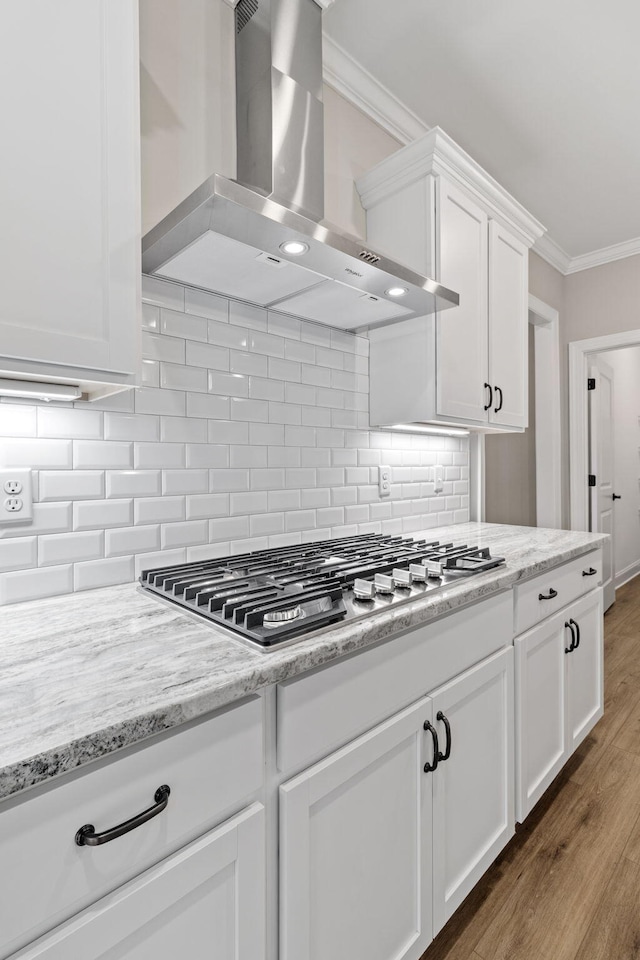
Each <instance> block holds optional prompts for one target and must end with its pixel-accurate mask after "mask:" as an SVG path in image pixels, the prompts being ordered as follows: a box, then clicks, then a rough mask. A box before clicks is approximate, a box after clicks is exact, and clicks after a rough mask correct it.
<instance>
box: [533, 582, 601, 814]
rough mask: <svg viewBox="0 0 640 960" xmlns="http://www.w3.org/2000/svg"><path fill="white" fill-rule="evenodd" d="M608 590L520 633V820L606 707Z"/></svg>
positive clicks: (576, 602) (576, 603) (589, 596)
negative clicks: (605, 608) (604, 614)
mask: <svg viewBox="0 0 640 960" xmlns="http://www.w3.org/2000/svg"><path fill="white" fill-rule="evenodd" d="M602 631H603V621H602V591H601V590H595V591H593V592H592V593H589V594H587V596H585V597H583V598H582V599H581V600H577V601H575V602H574V603H572V604H570V605H569V606H567V607H565V609H564V610H562V611H560V612H559V613H557V614H555V615H554V616H552V617H550V618H549V619H547V620H545V621H544V622H543V623H541V624H539V625H538V626H536V627H534V628H533V629H532V630H529V631H528V632H527V633H525V634H523V635H522V636H520V637H517V638H516V641H515V654H516V705H517V706H516V757H517V765H516V819H517V820H518V822H522V821H523V820H524V818H525V817H526V816H527V814H528V813H529V812H530V811H531V810H532V808H533V807H534V806H535V804H536V803H537V802H538V800H539V799H540V797H541V796H542V794H543V793H544V792H545V790H546V789H547V787H548V786H549V785H550V783H551V782H552V780H553V779H554V777H555V776H556V774H558V773H559V772H560V770H561V769H562V767H563V766H564V764H565V763H566V762H567V760H568V759H569V757H570V756H571V754H572V753H573V752H574V750H575V749H576V748H577V747H578V745H579V744H580V743H581V742H582V741H583V740H584V738H585V737H586V736H587V734H588V733H589V731H590V730H592V729H593V727H594V726H595V724H596V723H597V722H598V720H599V719H600V717H601V716H602V714H603V712H604V692H603V636H602Z"/></svg>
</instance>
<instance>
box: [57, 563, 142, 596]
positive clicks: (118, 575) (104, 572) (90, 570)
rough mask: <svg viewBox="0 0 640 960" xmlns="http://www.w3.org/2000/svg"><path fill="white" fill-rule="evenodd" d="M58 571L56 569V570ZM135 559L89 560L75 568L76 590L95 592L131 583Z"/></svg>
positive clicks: (77, 564)
mask: <svg viewBox="0 0 640 960" xmlns="http://www.w3.org/2000/svg"><path fill="white" fill-rule="evenodd" d="M54 569H56V568H54ZM134 570H135V568H134V563H133V557H114V558H112V559H110V560H89V561H87V562H86V563H76V564H75V565H74V567H73V577H74V589H75V590H93V589H94V588H96V587H112V586H114V585H115V584H117V583H129V581H131V580H133V578H134Z"/></svg>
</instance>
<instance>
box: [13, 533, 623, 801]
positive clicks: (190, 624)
mask: <svg viewBox="0 0 640 960" xmlns="http://www.w3.org/2000/svg"><path fill="white" fill-rule="evenodd" d="M414 536H416V537H419V536H426V537H428V538H429V539H431V540H434V539H440V540H457V541H463V542H469V543H478V544H479V545H481V546H490V547H491V549H492V552H493V553H494V554H495V555H500V556H504V557H505V558H506V561H507V562H506V564H505V565H504V566H502V567H498V568H495V569H494V570H490V571H487V572H486V573H483V574H479V575H477V576H475V577H471V578H469V579H466V580H462V581H460V582H459V583H457V584H455V586H453V587H451V588H447V589H446V590H440V591H434V592H433V593H430V594H427V595H426V596H425V597H424V598H423V599H420V600H416V601H413V602H411V603H408V604H406V605H403V606H396V607H393V608H391V609H390V610H389V611H387V612H385V613H382V614H379V615H377V616H376V617H375V618H369V619H365V620H361V621H356V622H355V623H354V622H352V623H349V624H347V625H342V626H336V627H330V628H327V629H326V631H325V632H323V633H321V634H319V635H317V636H316V637H314V638H313V639H310V640H301V641H300V643H299V644H293V645H292V646H288V647H285V648H284V649H281V650H276V651H274V652H272V653H262V652H257V651H253V650H251V649H249V648H248V647H246V646H245V645H244V644H243V643H241V642H239V641H237V640H234V639H232V638H230V636H229V635H228V634H227V633H225V632H223V631H221V630H219V629H217V628H215V627H212V626H209V625H208V624H205V623H202V624H201V623H199V622H197V621H196V620H195V619H192V618H191V617H189V616H187V615H185V614H183V613H180V612H179V611H178V610H177V609H173V608H172V607H171V606H170V605H168V604H164V603H161V602H158V601H157V600H154V599H153V598H151V597H146V596H143V595H142V594H141V593H140V592H139V591H138V589H137V587H136V585H135V584H125V585H123V586H118V587H107V588H104V589H101V590H92V591H89V592H86V593H78V594H71V595H67V596H63V597H55V598H52V599H49V600H38V601H33V602H29V603H21V604H17V605H16V606H10V607H5V608H3V609H2V611H1V612H0V649H1V651H2V661H1V662H2V666H1V668H0V799H2V798H5V797H8V796H10V795H12V794H15V793H17V792H19V791H21V790H25V789H27V788H28V787H31V786H34V785H36V784H38V783H42V782H43V781H45V780H48V779H50V778H52V777H55V776H57V775H58V774H61V773H64V772H66V771H69V770H72V769H74V768H75V767H78V766H80V765H81V764H84V763H88V762H90V761H91V760H95V759H96V758H98V757H101V756H104V755H106V754H109V753H112V752H113V751H115V750H118V749H119V748H121V747H125V746H128V745H130V744H133V743H136V742H138V741H141V740H144V739H145V738H147V737H149V736H151V735H152V734H155V733H159V732H160V731H163V730H167V729H169V728H171V727H175V726H178V725H179V724H180V723H183V722H185V721H187V720H191V719H193V718H195V717H199V716H201V715H203V714H206V713H208V712H210V711H212V710H215V709H216V708H218V707H222V706H224V705H226V704H229V703H231V702H233V701H234V700H239V699H241V698H242V697H245V696H247V695H248V694H251V693H255V692H256V691H258V690H260V689H261V688H262V687H265V686H268V685H269V684H272V683H276V682H278V681H280V680H284V679H287V678H288V677H293V676H296V675H297V674H300V673H303V672H304V671H306V670H310V669H311V668H313V667H317V666H319V665H322V664H326V663H330V662H331V661H332V660H334V659H336V658H337V657H340V656H342V655H344V654H346V653H350V652H352V651H355V650H358V649H361V648H363V647H366V646H367V645H369V644H371V643H374V642H376V641H378V640H381V639H384V638H385V637H388V636H391V635H393V634H394V633H398V632H400V631H402V630H405V629H407V628H408V627H411V626H416V625H418V624H421V623H426V622H428V621H429V620H433V619H435V618H437V617H440V616H442V615H444V614H446V613H448V612H450V611H452V610H455V609H456V608H457V607H462V606H465V605H467V604H470V603H473V602H475V601H477V600H479V599H481V598H482V597H486V596H490V595H492V594H495V593H498V592H500V591H503V590H505V589H508V588H509V587H511V585H512V584H514V583H515V582H517V581H518V580H522V579H525V578H528V577H531V576H534V575H535V574H537V573H542V572H543V571H544V570H546V569H548V568H549V567H552V566H555V565H556V564H558V563H563V562H565V561H567V560H571V559H572V558H573V557H577V556H580V555H581V554H584V553H586V552H587V551H588V550H590V549H593V548H594V547H597V546H599V545H600V544H601V543H603V542H604V541H605V540H606V537H604V536H602V535H599V534H591V533H576V532H568V531H563V530H547V529H542V528H535V527H515V526H506V525H502V524H485V523H465V524H457V525H456V526H453V527H440V528H436V529H431V530H428V531H424V532H421V533H417V534H414Z"/></svg>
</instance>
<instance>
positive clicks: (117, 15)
mask: <svg viewBox="0 0 640 960" xmlns="http://www.w3.org/2000/svg"><path fill="white" fill-rule="evenodd" d="M0 47H1V56H0V113H1V115H2V134H3V136H2V151H0V210H2V227H3V234H4V236H5V237H6V238H10V242H7V243H5V244H3V253H2V268H1V273H2V300H1V304H0V353H1V354H2V356H3V357H7V358H11V359H13V360H15V359H16V358H17V359H23V360H25V361H37V362H41V363H43V364H45V365H46V364H55V365H66V366H75V367H81V368H89V369H91V370H98V371H99V370H104V371H113V372H119V373H135V371H136V367H137V339H138V298H139V282H140V263H139V249H140V226H139V219H140V204H139V180H140V172H139V140H140V127H139V109H138V99H139V96H138V89H139V65H138V61H139V57H138V4H137V0H64V2H63V3H51V2H50V0H22V2H20V3H5V4H3V9H2V41H1V43H0ZM1 366H2V363H1V361H0V367H1ZM15 368H16V367H15V365H14V367H13V369H15ZM18 369H19V367H18ZM28 369H29V371H30V372H34V367H33V366H31V367H29V368H28ZM41 373H43V374H45V375H46V366H45V367H44V368H43V370H42V371H41ZM96 379H99V377H97V376H96Z"/></svg>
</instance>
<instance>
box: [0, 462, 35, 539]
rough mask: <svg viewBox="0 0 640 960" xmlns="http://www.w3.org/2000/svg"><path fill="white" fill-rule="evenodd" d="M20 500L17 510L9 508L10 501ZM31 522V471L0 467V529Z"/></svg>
mask: <svg viewBox="0 0 640 960" xmlns="http://www.w3.org/2000/svg"><path fill="white" fill-rule="evenodd" d="M16 500H20V501H21V502H22V506H21V508H20V509H19V510H15V509H14V508H13V507H10V506H9V504H10V503H11V502H12V501H16ZM32 521H33V490H32V482H31V470H29V469H28V468H26V467H25V468H20V469H13V470H12V469H9V468H6V467H0V527H4V526H13V525H14V524H17V523H31V522H32Z"/></svg>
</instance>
